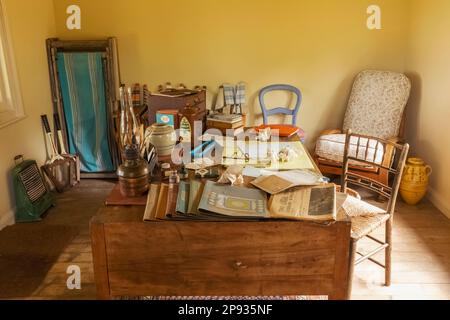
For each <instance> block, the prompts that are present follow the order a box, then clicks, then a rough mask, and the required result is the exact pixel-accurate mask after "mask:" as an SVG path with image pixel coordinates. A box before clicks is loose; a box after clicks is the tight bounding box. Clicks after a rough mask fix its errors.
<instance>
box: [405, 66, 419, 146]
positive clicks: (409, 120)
mask: <svg viewBox="0 0 450 320" xmlns="http://www.w3.org/2000/svg"><path fill="white" fill-rule="evenodd" d="M406 76H407V77H408V78H409V79H410V80H411V84H412V88H411V96H410V98H409V102H408V105H407V107H406V128H405V132H406V139H407V141H408V142H409V143H410V144H411V146H412V152H414V151H415V149H416V148H417V147H419V145H420V144H421V142H420V141H419V139H420V138H419V137H420V121H419V119H420V111H421V110H420V106H421V102H422V78H421V77H420V75H419V74H418V73H416V72H409V73H406Z"/></svg>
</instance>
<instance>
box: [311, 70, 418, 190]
mask: <svg viewBox="0 0 450 320" xmlns="http://www.w3.org/2000/svg"><path fill="white" fill-rule="evenodd" d="M410 91H411V82H410V80H409V79H408V78H407V77H406V76H405V75H403V74H399V73H394V72H388V71H371V70H367V71H363V72H361V73H360V74H359V75H358V76H357V77H356V79H355V82H354V85H353V89H352V92H351V95H350V99H349V103H348V107H347V112H346V114H345V118H344V123H343V129H342V130H340V129H336V130H326V131H324V132H323V133H322V134H321V135H320V137H319V138H318V140H317V143H316V149H315V155H314V159H315V161H316V163H317V165H318V167H319V169H320V170H321V171H322V173H323V174H334V175H340V174H341V173H342V163H343V157H344V145H345V134H344V132H345V131H347V130H349V129H350V130H352V132H354V133H357V134H361V135H366V136H371V137H376V138H380V139H384V140H389V141H391V142H393V143H397V142H400V141H401V136H402V134H403V127H404V120H405V118H404V110H405V107H406V104H407V102H408V99H409V95H410ZM351 147H352V148H353V149H355V148H357V147H364V146H357V145H356V144H355V143H354V141H351ZM379 147H380V148H381V146H379ZM368 152H369V153H375V152H376V153H378V156H379V157H382V156H383V159H385V160H384V161H386V162H385V163H383V166H384V167H388V166H389V165H390V161H391V160H392V156H393V149H391V148H390V146H387V149H386V150H375V149H374V146H373V145H369V150H368ZM385 153H386V155H387V156H386V157H384V154H385ZM349 168H350V171H353V172H357V173H358V174H360V175H363V176H365V177H368V178H371V179H374V180H376V181H379V182H382V183H384V184H387V183H388V177H389V174H388V171H386V170H384V169H380V168H376V167H373V166H370V165H357V164H356V163H354V162H351V163H350V166H349Z"/></svg>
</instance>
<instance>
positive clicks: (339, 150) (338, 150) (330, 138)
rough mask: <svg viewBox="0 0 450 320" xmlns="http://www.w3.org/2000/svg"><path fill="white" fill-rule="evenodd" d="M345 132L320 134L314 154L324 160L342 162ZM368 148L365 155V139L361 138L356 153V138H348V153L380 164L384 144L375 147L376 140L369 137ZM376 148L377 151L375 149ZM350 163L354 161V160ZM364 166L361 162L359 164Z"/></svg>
mask: <svg viewBox="0 0 450 320" xmlns="http://www.w3.org/2000/svg"><path fill="white" fill-rule="evenodd" d="M345 139H346V135H345V134H331V135H325V136H321V137H320V138H319V140H318V141H317V144H316V155H318V156H319V157H320V158H322V159H325V160H331V161H334V162H338V163H342V162H343V161H344V149H345ZM368 145H369V150H368V152H367V157H366V146H367V139H363V138H361V140H360V142H359V152H358V155H356V150H357V149H358V138H356V137H352V139H351V140H350V153H349V155H350V156H351V157H355V158H357V159H361V160H367V161H369V162H373V163H375V164H378V165H381V164H382V162H383V158H384V146H383V145H382V144H381V143H380V144H378V147H377V141H376V140H371V139H369V144H368ZM376 148H377V151H375V150H376ZM352 163H355V162H354V161H353V162H352ZM360 165H362V166H364V165H363V164H360Z"/></svg>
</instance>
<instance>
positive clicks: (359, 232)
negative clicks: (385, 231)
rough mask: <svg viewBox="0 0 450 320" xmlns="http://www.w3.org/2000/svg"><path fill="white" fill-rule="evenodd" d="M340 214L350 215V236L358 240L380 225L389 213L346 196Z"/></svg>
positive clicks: (387, 218) (387, 217)
mask: <svg viewBox="0 0 450 320" xmlns="http://www.w3.org/2000/svg"><path fill="white" fill-rule="evenodd" d="M341 214H345V215H346V216H348V217H350V219H351V222H352V238H353V239H355V240H359V239H361V238H363V237H365V236H367V235H369V234H370V233H372V232H373V231H374V230H375V229H377V228H378V227H380V226H382V225H383V224H384V223H385V222H386V221H387V220H389V217H390V215H389V214H388V213H386V211H385V210H383V209H380V208H378V207H376V206H373V205H371V204H369V203H367V202H365V201H362V200H360V199H357V198H355V197H347V199H346V200H345V202H344V203H343V204H342V208H341Z"/></svg>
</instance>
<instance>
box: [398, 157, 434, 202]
mask: <svg viewBox="0 0 450 320" xmlns="http://www.w3.org/2000/svg"><path fill="white" fill-rule="evenodd" d="M432 172H433V170H432V169H431V167H430V166H428V165H426V164H425V162H424V161H423V160H422V159H419V158H409V159H408V160H407V162H406V166H405V171H404V172H403V177H402V182H401V184H400V195H401V196H402V198H403V200H404V201H405V202H406V203H407V204H410V205H416V204H418V203H419V202H420V201H421V200H422V199H423V198H424V197H425V195H426V193H427V189H428V184H429V177H430V175H431V173H432Z"/></svg>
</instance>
